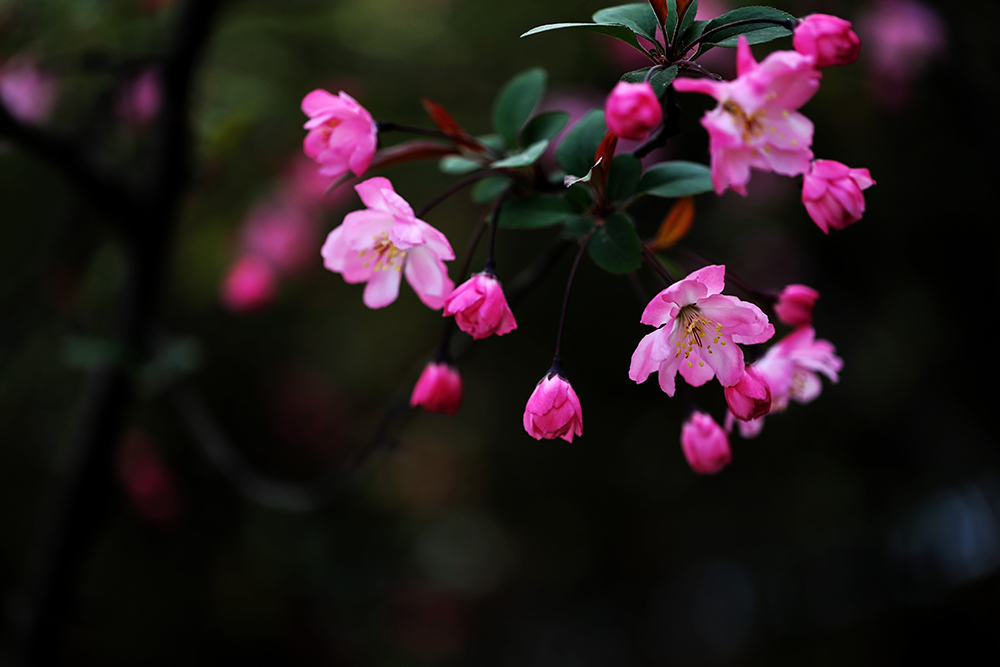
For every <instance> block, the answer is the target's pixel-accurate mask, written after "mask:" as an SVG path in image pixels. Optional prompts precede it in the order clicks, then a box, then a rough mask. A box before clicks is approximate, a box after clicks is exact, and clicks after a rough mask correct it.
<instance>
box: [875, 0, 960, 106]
mask: <svg viewBox="0 0 1000 667" xmlns="http://www.w3.org/2000/svg"><path fill="white" fill-rule="evenodd" d="M857 27H858V32H859V33H860V34H861V37H862V38H863V39H864V42H865V57H864V59H863V60H864V62H865V64H866V66H867V67H868V69H869V73H870V75H871V80H870V81H869V84H870V85H869V88H870V90H871V92H872V94H873V95H874V96H875V98H876V99H878V100H879V101H880V102H882V103H883V104H885V105H886V106H888V107H891V108H895V109H902V108H903V107H904V106H905V105H906V103H907V101H908V100H909V98H910V88H911V86H912V84H913V82H914V81H915V80H916V79H917V77H918V76H920V74H921V73H922V72H923V71H924V70H925V69H926V68H927V67H928V65H930V64H931V62H933V61H934V60H937V59H940V58H942V57H944V55H945V54H946V52H947V49H948V34H947V30H946V28H945V23H944V20H943V19H942V18H941V16H940V15H939V14H938V13H937V12H936V11H935V10H933V9H931V7H930V6H928V5H927V4H925V3H923V2H919V1H918V0H877V1H876V2H875V3H874V6H872V7H871V8H869V9H868V10H867V11H865V12H864V13H863V14H862V15H861V17H860V18H859V19H858V20H857Z"/></svg>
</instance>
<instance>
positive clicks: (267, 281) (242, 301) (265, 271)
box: [222, 255, 277, 313]
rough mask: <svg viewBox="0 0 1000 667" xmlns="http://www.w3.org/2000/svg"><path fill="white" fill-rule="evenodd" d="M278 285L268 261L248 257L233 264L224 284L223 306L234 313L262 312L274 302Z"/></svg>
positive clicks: (251, 256) (252, 256)
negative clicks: (262, 309)
mask: <svg viewBox="0 0 1000 667" xmlns="http://www.w3.org/2000/svg"><path fill="white" fill-rule="evenodd" d="M276 283H277V280H276V278H275V275H274V270H273V269H272V268H271V266H270V265H269V264H268V263H267V262H266V261H264V260H263V259H260V258H259V257H256V256H254V255H246V256H245V257H242V258H240V259H239V261H237V262H236V263H235V264H233V266H232V267H231V268H230V269H229V273H228V274H227V275H226V279H225V281H224V282H223V283H222V305H223V306H225V307H226V309H227V310H229V311H231V312H234V313H245V312H252V311H255V310H260V309H261V308H264V307H265V306H267V305H268V304H269V303H271V302H272V301H273V300H274V296H275V293H276V292H277V286H276Z"/></svg>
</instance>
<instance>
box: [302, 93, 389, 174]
mask: <svg viewBox="0 0 1000 667" xmlns="http://www.w3.org/2000/svg"><path fill="white" fill-rule="evenodd" d="M302 111H303V112H305V114H306V115H307V116H309V120H308V121H306V124H305V125H304V126H303V127H305V129H307V130H309V134H307V135H306V138H305V142H304V144H303V147H304V149H305V152H306V155H308V156H309V157H311V158H312V159H314V160H316V162H318V163H320V164H321V165H322V168H321V169H320V173H321V174H323V175H324V176H333V177H334V178H336V177H338V176H342V175H343V174H346V173H347V172H348V170H350V171H352V172H354V175H355V176H361V175H362V174H363V173H365V170H366V169H368V165H369V164H371V161H372V156H373V155H375V145H376V143H377V140H378V126H377V125H376V124H375V121H374V120H373V119H372V116H371V114H370V113H368V110H367V109H365V108H364V107H363V106H361V105H360V104H358V103H357V101H355V99H354V98H353V97H351V96H350V95H348V94H347V93H345V92H344V91H340V93H339V97H334V96H333V95H331V94H330V93H328V92H327V91H325V90H314V91H312V92H311V93H309V94H308V95H306V96H305V98H304V99H303V100H302Z"/></svg>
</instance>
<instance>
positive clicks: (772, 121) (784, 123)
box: [673, 37, 822, 196]
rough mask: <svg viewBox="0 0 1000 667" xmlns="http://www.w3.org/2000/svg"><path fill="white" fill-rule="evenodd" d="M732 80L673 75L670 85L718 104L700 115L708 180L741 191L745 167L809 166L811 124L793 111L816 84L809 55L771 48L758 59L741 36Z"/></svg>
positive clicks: (720, 188) (785, 170)
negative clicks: (709, 161) (707, 155)
mask: <svg viewBox="0 0 1000 667" xmlns="http://www.w3.org/2000/svg"><path fill="white" fill-rule="evenodd" d="M736 71H737V78H736V79H735V80H734V81H710V80H708V79H678V80H677V81H674V84H673V85H674V88H676V89H677V90H679V91H682V92H695V93H705V94H706V95H711V96H712V97H714V98H715V99H717V100H718V101H719V105H718V106H717V107H715V109H713V110H712V111H709V112H708V113H706V114H705V116H704V118H702V121H701V124H702V125H704V126H705V129H706V130H708V134H709V138H710V141H709V148H710V151H711V154H712V184H713V185H714V186H715V191H716V192H717V193H718V194H722V193H723V192H725V190H726V188H729V187H732V188H733V189H734V190H736V191H737V192H739V193H740V194H741V195H744V196H745V195H746V193H747V190H746V184H747V183H748V182H749V181H750V167H754V168H756V169H764V170H767V171H776V172H778V173H779V174H784V175H785V176H794V175H796V174H801V173H804V172H806V171H808V170H809V163H810V161H811V160H812V157H813V154H812V150H810V146H812V136H813V124H812V122H811V121H810V120H809V119H808V118H806V117H805V116H803V115H802V114H800V113H798V112H797V111H796V109H798V108H799V107H801V106H802V105H803V104H805V103H806V102H807V101H809V98H811V97H812V96H813V94H814V93H815V92H816V90H817V89H818V88H819V80H820V78H821V76H822V75H821V74H820V73H819V71H818V70H817V69H816V68H815V67H814V59H813V57H812V56H805V55H802V54H801V53H796V52H795V51H775V52H774V53H772V54H770V55H769V56H767V58H765V59H764V60H763V62H761V63H760V64H758V63H757V61H755V60H754V57H753V54H752V53H751V52H750V47H749V45H748V44H747V41H746V38H745V37H740V40H739V44H738V46H737V50H736Z"/></svg>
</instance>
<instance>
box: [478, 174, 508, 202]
mask: <svg viewBox="0 0 1000 667" xmlns="http://www.w3.org/2000/svg"><path fill="white" fill-rule="evenodd" d="M510 183H511V179H510V177H509V176H490V177H489V178H484V179H483V180H481V181H479V182H478V183H476V185H475V186H474V187H473V188H472V201H474V202H476V203H477V204H486V203H487V202H491V201H493V200H494V199H496V198H497V197H499V196H500V193H502V192H503V191H504V190H506V189H507V187H508V186H509V185H510Z"/></svg>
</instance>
